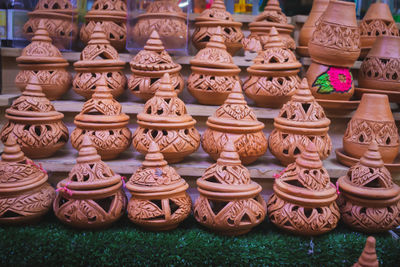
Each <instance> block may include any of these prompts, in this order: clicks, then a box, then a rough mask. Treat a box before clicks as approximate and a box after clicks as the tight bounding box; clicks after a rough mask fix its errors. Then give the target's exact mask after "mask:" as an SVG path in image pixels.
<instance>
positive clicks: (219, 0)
mask: <svg viewBox="0 0 400 267" xmlns="http://www.w3.org/2000/svg"><path fill="white" fill-rule="evenodd" d="M194 27H195V29H194V32H193V35H192V42H193V45H194V46H195V47H196V48H197V49H198V50H200V49H203V48H205V47H206V45H207V43H208V42H209V41H210V40H211V37H212V36H213V35H215V34H216V33H217V31H218V27H221V28H222V33H223V35H224V37H225V45H226V49H227V51H228V52H229V53H230V54H231V55H234V54H235V53H236V52H238V51H239V50H240V49H241V48H242V43H241V42H242V39H243V33H242V30H241V29H240V28H241V27H242V23H240V22H236V21H234V20H233V18H232V15H231V14H230V13H229V12H228V11H226V7H225V3H224V1H223V0H214V1H213V4H212V5H211V8H209V9H205V10H204V11H203V12H202V13H201V14H200V15H199V16H198V17H196V19H195V24H194Z"/></svg>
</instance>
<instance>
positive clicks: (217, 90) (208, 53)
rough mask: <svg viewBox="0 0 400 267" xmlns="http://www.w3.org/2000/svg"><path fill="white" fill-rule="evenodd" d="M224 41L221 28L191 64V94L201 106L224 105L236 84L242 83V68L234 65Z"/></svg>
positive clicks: (189, 89)
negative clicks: (240, 77) (240, 76)
mask: <svg viewBox="0 0 400 267" xmlns="http://www.w3.org/2000/svg"><path fill="white" fill-rule="evenodd" d="M224 42H225V40H224V37H223V35H222V31H221V27H218V29H217V31H216V34H215V35H213V36H212V37H211V40H210V42H208V43H207V45H206V48H204V49H202V50H200V51H199V52H198V53H197V55H196V56H195V57H194V59H192V60H191V61H190V65H191V69H192V73H191V74H190V76H189V79H188V91H189V92H190V93H191V94H192V95H193V96H194V97H195V98H196V99H197V101H198V102H199V103H200V104H205V105H222V104H223V103H224V101H225V100H226V98H227V97H228V95H229V94H230V92H231V91H232V88H233V86H234V85H235V83H236V82H237V81H240V79H239V76H238V74H239V73H240V68H239V67H238V66H236V65H235V63H233V58H232V56H231V55H230V54H229V53H228V52H227V51H226V46H225V44H224Z"/></svg>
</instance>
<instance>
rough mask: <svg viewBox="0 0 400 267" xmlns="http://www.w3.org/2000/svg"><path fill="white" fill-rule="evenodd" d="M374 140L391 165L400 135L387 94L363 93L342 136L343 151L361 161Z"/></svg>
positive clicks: (383, 157) (384, 159) (385, 159)
mask: <svg viewBox="0 0 400 267" xmlns="http://www.w3.org/2000/svg"><path fill="white" fill-rule="evenodd" d="M373 140H375V141H376V142H377V143H378V146H379V152H380V153H381V155H382V159H383V161H384V162H385V163H392V162H393V160H394V159H395V158H396V156H397V154H398V153H399V133H398V129H397V127H396V124H395V121H394V119H393V114H392V111H391V110H390V105H389V99H388V97H387V95H380V94H363V96H362V98H361V102H360V104H359V105H358V108H357V110H356V112H355V113H354V115H353V117H352V118H351V120H350V121H349V123H348V124H347V129H346V132H345V134H344V136H343V149H344V152H345V153H346V154H347V155H348V156H351V157H353V158H357V159H359V158H361V157H362V155H364V153H365V152H366V151H367V149H368V146H369V145H370V144H371V142H372V141H373Z"/></svg>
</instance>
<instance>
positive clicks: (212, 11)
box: [195, 0, 242, 27]
mask: <svg viewBox="0 0 400 267" xmlns="http://www.w3.org/2000/svg"><path fill="white" fill-rule="evenodd" d="M195 21H196V23H195V24H196V26H199V25H201V23H203V22H209V21H218V22H220V25H219V26H225V25H231V26H238V27H241V26H242V23H240V22H236V21H234V20H233V17H232V14H231V13H229V12H228V11H226V6H225V3H224V0H214V1H213V3H212V5H211V7H210V8H208V9H205V10H204V11H203V12H201V14H200V15H199V16H198V17H196V18H195Z"/></svg>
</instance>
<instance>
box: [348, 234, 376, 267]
mask: <svg viewBox="0 0 400 267" xmlns="http://www.w3.org/2000/svg"><path fill="white" fill-rule="evenodd" d="M375 243H376V240H375V238H374V237H373V236H369V237H368V238H367V241H366V242H365V247H364V250H363V252H362V253H361V256H360V258H358V262H356V263H355V264H354V265H353V267H379V262H378V257H377V256H376V249H375Z"/></svg>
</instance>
